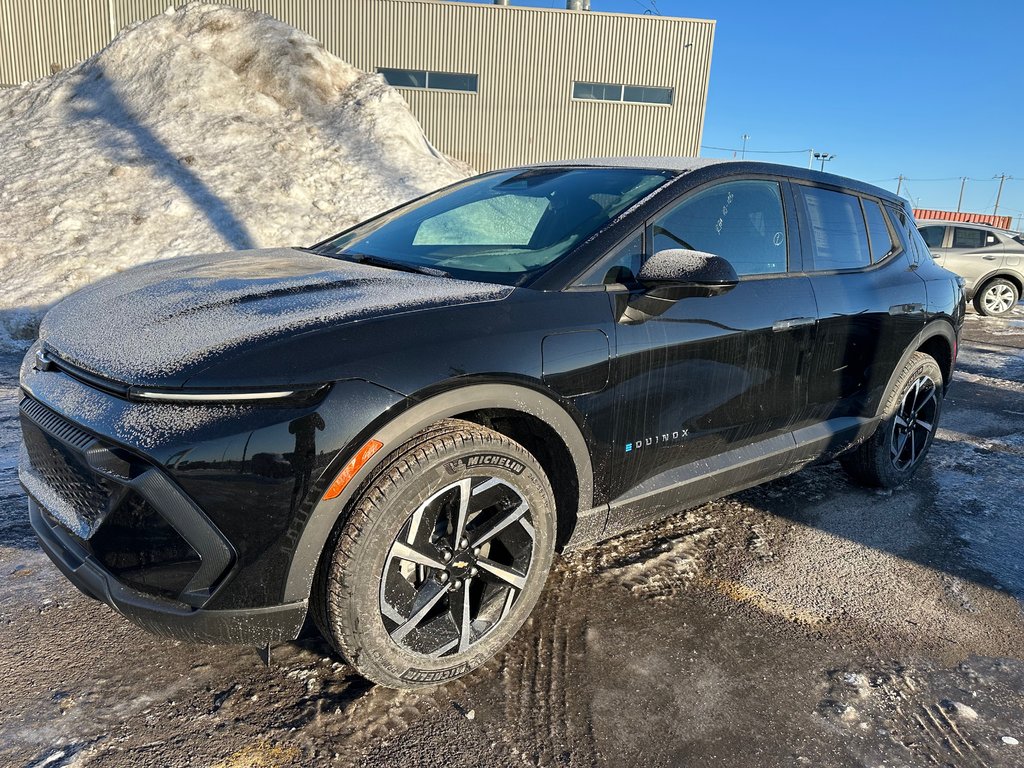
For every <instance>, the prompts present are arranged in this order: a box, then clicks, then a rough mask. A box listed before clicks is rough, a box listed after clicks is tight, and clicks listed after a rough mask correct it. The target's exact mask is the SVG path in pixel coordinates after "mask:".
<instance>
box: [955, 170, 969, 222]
mask: <svg viewBox="0 0 1024 768" xmlns="http://www.w3.org/2000/svg"><path fill="white" fill-rule="evenodd" d="M965 186H967V177H966V176H961V177H960V199H959V200H957V201H956V212H957V213H960V206H962V205H963V204H964V187H965Z"/></svg>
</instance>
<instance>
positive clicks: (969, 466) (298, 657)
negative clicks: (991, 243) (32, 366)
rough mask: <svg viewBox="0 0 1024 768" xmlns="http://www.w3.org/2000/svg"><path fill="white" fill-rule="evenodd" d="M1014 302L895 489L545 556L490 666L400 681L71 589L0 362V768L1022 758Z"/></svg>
mask: <svg viewBox="0 0 1024 768" xmlns="http://www.w3.org/2000/svg"><path fill="white" fill-rule="evenodd" d="M1017 313H1018V314H1016V315H1014V316H1013V317H1012V318H1011V319H1009V320H991V319H984V318H979V317H977V316H974V315H970V316H969V318H968V325H967V330H966V333H965V339H964V344H963V346H962V349H961V356H960V366H959V371H958V373H957V375H956V377H955V379H954V383H953V386H952V387H951V389H950V393H949V397H948V399H947V403H946V408H945V412H944V415H943V425H942V429H941V431H940V432H939V433H938V436H937V440H936V442H935V445H934V447H933V449H932V454H931V456H930V457H929V460H928V462H927V464H926V466H925V467H924V468H923V470H922V471H921V473H920V474H919V475H918V477H917V478H916V479H915V480H914V482H913V483H911V484H910V485H909V486H907V487H904V488H900V489H897V490H896V491H893V492H887V493H878V492H871V491H866V490H864V489H861V488H858V487H856V486H854V485H852V484H850V483H849V482H848V481H847V479H846V477H845V476H844V474H843V473H842V471H841V470H840V469H839V468H838V467H837V466H836V465H825V466H820V467H814V468H811V469H808V470H805V471H803V472H801V473H800V474H798V475H794V476H792V477H789V478H785V479H783V480H779V481H777V482H774V483H771V484H768V485H765V486H762V487H760V488H756V489H753V490H750V491H746V492H744V493H741V494H737V495H735V496H731V497H729V498H727V499H723V500H721V501H717V502H714V503H711V504H708V505H705V506H703V507H701V508H699V509H696V510H692V511H690V512H689V513H687V514H684V515H680V516H677V517H673V518H670V519H669V520H666V521H665V522H663V523H661V524H659V525H657V526H653V527H651V528H648V529H645V530H642V531H639V532H636V533H632V534H629V535H627V536H623V537H620V538H618V539H615V540H613V541H611V542H608V543H606V544H605V545H604V546H602V547H600V548H598V549H594V550H589V551H586V552H581V553H576V554H573V555H571V556H569V557H566V558H563V559H561V560H560V561H559V563H558V565H557V567H556V569H555V571H554V573H553V574H552V576H551V579H550V582H549V586H548V588H547V590H546V591H545V593H544V596H543V597H542V600H541V604H540V605H539V606H538V607H537V610H536V611H535V613H534V616H533V618H532V619H531V620H530V622H529V624H528V625H527V626H526V627H525V628H524V629H523V631H522V632H520V634H519V635H518V636H517V638H516V639H515V641H514V642H513V643H512V645H511V646H510V647H509V649H508V650H507V651H506V652H504V653H503V654H502V655H501V656H500V657H499V658H497V659H495V660H494V661H492V662H491V663H490V664H489V665H487V667H485V668H484V669H482V670H479V671H477V672H475V673H473V674H472V675H470V676H469V677H467V678H465V679H463V680H459V681H456V682H454V683H452V684H450V685H447V686H444V687H441V688H437V689H432V690H427V691H425V692H418V693H398V692H394V691H389V690H386V689H382V688H377V687H374V686H371V685H369V684H367V683H366V682H365V681H363V680H361V679H360V678H358V677H357V676H355V675H354V674H353V673H352V672H351V670H350V669H349V668H348V667H347V666H346V665H345V664H344V663H343V662H341V660H339V659H337V658H334V657H332V656H331V655H330V654H329V653H328V651H327V649H326V647H325V646H324V644H323V643H322V642H321V641H319V640H318V639H316V638H310V639H306V640H302V641H299V642H296V643H289V644H286V645H283V646H280V647H278V648H275V650H274V653H273V664H272V667H271V668H270V669H267V668H266V667H265V666H263V664H262V663H261V662H260V660H259V658H258V656H257V654H256V653H255V652H254V651H252V650H249V649H239V648H233V647H206V646H192V645H187V644H181V643H175V642H171V641H167V640H163V639H160V638H155V637H151V636H149V635H147V634H146V633H145V632H142V631H141V630H138V629H136V628H134V627H133V626H131V625H129V624H128V623H127V622H125V621H124V620H123V619H121V618H119V617H118V616H116V615H115V614H113V613H112V612H111V611H110V610H109V609H107V608H106V607H104V606H102V605H99V604H97V603H95V602H92V601H90V600H88V599H86V598H85V597H83V596H81V595H80V594H78V593H77V592H76V591H75V589H74V588H73V587H72V586H71V585H70V584H68V583H67V582H66V581H65V580H64V579H63V578H62V577H61V576H60V575H59V573H58V572H57V571H56V569H55V568H54V567H53V566H51V565H50V563H49V561H48V560H47V559H46V558H45V556H43V555H42V554H41V553H40V551H39V549H38V548H37V546H36V545H35V543H34V540H33V537H32V534H31V531H30V529H29V527H28V524H27V522H26V520H25V513H24V500H23V497H22V495H21V491H20V488H19V487H18V484H17V479H16V470H15V466H14V465H15V463H16V458H17V456H16V444H17V441H18V437H19V435H18V427H17V419H16V408H17V392H16V382H15V379H14V376H15V371H16V364H17V359H18V357H17V355H16V354H13V353H7V354H0V445H2V446H3V448H2V450H0V581H2V583H3V588H2V589H0V676H2V677H3V679H4V680H5V682H6V692H5V695H4V696H3V697H2V699H0V712H2V717H0V764H3V765H27V766H44V765H45V766H70V765H87V766H111V767H113V766H137V765H140V764H142V765H166V766H184V765H189V766H192V765H199V766H208V765H211V766H289V765H310V764H338V765H350V764H366V765H378V766H379V765H399V764H401V765H403V766H417V765H424V766H428V765H429V766H433V765H441V764H443V765H445V766H447V767H448V768H452V767H454V766H460V765H466V766H477V765H482V764H486V765H493V766H506V765H507V766H523V765H571V766H575V765H580V766H582V765H625V764H630V763H637V764H640V763H641V762H642V764H643V765H644V766H659V765H666V766H668V765H680V764H684V763H686V764H695V765H715V764H717V765H738V766H750V765H758V766H774V765H794V764H797V765H799V764H808V765H835V766H843V765H870V766H875V765H883V764H884V765H890V766H910V765H957V766H959V765H970V766H981V765H988V766H1019V765H1024V693H1022V691H1024V631H1022V630H1024V613H1022V605H1024V555H1022V554H1021V546H1020V543H1021V537H1020V530H1021V525H1022V523H1024V504H1022V503H1021V500H1020V498H1021V495H1022V491H1024V480H1022V477H1024V309H1022V308H1018V310H1017Z"/></svg>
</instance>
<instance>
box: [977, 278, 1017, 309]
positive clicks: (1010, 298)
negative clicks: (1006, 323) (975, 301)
mask: <svg viewBox="0 0 1024 768" xmlns="http://www.w3.org/2000/svg"><path fill="white" fill-rule="evenodd" d="M1015 298H1016V297H1015V296H1014V295H1013V289H1012V288H1010V286H1008V285H1004V284H1002V283H997V284H996V285H993V286H991V287H990V288H989V289H988V290H986V291H985V295H984V296H982V297H981V303H982V305H983V306H984V307H985V311H986V312H989V313H991V314H994V315H1001V314H1002V313H1003V312H1006V311H1007V310H1008V309H1009V308H1010V307H1011V306H1013V302H1014V299H1015Z"/></svg>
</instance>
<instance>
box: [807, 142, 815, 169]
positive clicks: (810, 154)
mask: <svg viewBox="0 0 1024 768" xmlns="http://www.w3.org/2000/svg"><path fill="white" fill-rule="evenodd" d="M813 165H814V147H811V148H810V149H808V150H807V168H808V169H810V168H811V167H812V166H813Z"/></svg>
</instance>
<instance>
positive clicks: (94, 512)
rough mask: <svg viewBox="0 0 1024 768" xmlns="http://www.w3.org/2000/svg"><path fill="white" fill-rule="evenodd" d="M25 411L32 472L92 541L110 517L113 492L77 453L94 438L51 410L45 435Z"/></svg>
mask: <svg viewBox="0 0 1024 768" xmlns="http://www.w3.org/2000/svg"><path fill="white" fill-rule="evenodd" d="M29 402H30V404H31V405H37V404H36V403H34V402H32V401H29ZM40 407H41V406H40ZM22 411H23V413H24V414H25V416H26V417H28V418H23V419H22V420H21V431H22V434H23V436H24V439H25V450H26V452H27V453H28V458H29V462H30V463H31V465H32V469H34V470H35V471H36V473H37V474H38V475H39V477H40V479H41V480H42V481H43V482H44V483H46V485H47V486H48V487H49V488H50V490H52V491H53V492H54V493H55V494H56V495H57V496H58V497H59V498H60V499H61V500H62V501H63V502H64V503H65V504H66V505H68V507H69V508H70V509H71V510H73V513H74V515H75V517H76V518H77V522H78V523H79V525H78V526H77V528H78V531H80V532H82V533H84V534H85V535H84V536H83V538H89V536H91V535H92V533H93V532H94V531H95V530H96V527H97V526H98V525H99V524H100V523H101V522H102V521H103V518H104V516H105V515H106V514H107V510H108V507H109V502H110V497H111V491H112V489H111V487H110V486H111V484H110V481H108V480H106V479H104V478H100V477H97V476H96V475H95V474H94V473H93V471H92V469H91V468H90V467H89V465H88V464H86V463H85V458H84V456H82V454H81V453H79V452H77V451H76V450H75V449H79V450H81V449H84V448H85V446H86V445H88V444H89V443H90V442H91V441H92V437H91V436H90V435H88V434H86V433H85V432H82V431H81V430H79V429H78V428H77V427H74V426H73V425H70V424H68V423H67V422H66V421H65V420H64V419H61V417H59V416H57V415H56V414H53V413H52V411H48V410H47V411H46V415H47V416H52V417H53V418H52V419H47V421H48V423H47V427H49V428H50V429H47V430H45V431H44V429H43V428H41V427H40V426H39V424H38V423H37V422H36V421H35V420H34V419H33V415H34V414H32V413H31V412H30V411H29V410H28V409H27V408H24V407H23V408H22ZM58 435H59V436H60V437H58ZM61 438H64V440H62V439H61ZM71 446H74V447H73V448H72V447H71Z"/></svg>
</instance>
